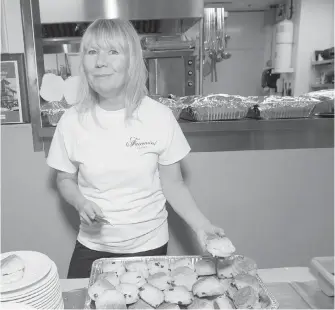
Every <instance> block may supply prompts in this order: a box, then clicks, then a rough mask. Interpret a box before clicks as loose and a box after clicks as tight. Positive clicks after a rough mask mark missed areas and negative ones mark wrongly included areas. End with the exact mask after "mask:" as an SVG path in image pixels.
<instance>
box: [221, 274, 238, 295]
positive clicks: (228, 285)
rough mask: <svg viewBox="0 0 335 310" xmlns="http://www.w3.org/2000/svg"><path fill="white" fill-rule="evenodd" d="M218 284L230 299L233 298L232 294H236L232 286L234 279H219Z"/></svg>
mask: <svg viewBox="0 0 335 310" xmlns="http://www.w3.org/2000/svg"><path fill="white" fill-rule="evenodd" d="M219 281H220V284H221V285H222V287H223V289H224V290H225V292H226V294H228V295H229V296H230V297H233V296H234V294H235V293H236V292H237V288H236V286H235V285H234V279H233V278H232V279H219Z"/></svg>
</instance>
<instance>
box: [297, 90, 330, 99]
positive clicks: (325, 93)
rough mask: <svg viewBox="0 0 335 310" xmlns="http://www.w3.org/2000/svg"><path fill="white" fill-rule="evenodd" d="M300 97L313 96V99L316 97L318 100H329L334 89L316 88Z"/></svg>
mask: <svg viewBox="0 0 335 310" xmlns="http://www.w3.org/2000/svg"><path fill="white" fill-rule="evenodd" d="M301 97H304V98H313V99H317V100H320V101H330V100H334V97H335V92H334V89H322V90H317V91H313V92H310V93H307V94H304V95H302V96H301Z"/></svg>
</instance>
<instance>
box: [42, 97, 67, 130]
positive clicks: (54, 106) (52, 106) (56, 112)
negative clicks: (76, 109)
mask: <svg viewBox="0 0 335 310" xmlns="http://www.w3.org/2000/svg"><path fill="white" fill-rule="evenodd" d="M69 107H70V106H69V105H68V104H67V102H66V100H65V99H64V98H63V100H61V101H52V102H44V103H42V104H41V113H42V115H44V116H46V117H47V119H48V122H49V123H50V125H52V126H56V125H57V123H58V122H59V120H60V118H61V117H62V115H63V114H64V112H65V111H66V110H67V109H68V108H69Z"/></svg>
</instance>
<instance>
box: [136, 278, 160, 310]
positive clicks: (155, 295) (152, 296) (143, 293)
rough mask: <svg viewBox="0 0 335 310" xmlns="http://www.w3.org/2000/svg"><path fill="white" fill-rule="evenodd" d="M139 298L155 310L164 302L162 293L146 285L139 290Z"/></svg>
mask: <svg viewBox="0 0 335 310" xmlns="http://www.w3.org/2000/svg"><path fill="white" fill-rule="evenodd" d="M140 297H141V298H142V299H143V300H144V301H145V302H146V303H148V304H149V305H150V306H152V307H154V308H157V307H158V306H159V305H160V304H162V303H163V302H164V293H163V292H162V291H161V290H159V289H158V288H157V287H154V286H152V285H151V284H148V283H146V284H144V285H143V286H142V287H141V288H140Z"/></svg>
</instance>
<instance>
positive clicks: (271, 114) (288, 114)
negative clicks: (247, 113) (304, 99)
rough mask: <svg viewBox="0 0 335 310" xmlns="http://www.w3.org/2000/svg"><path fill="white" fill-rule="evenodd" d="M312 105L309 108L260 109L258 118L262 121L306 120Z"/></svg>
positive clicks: (310, 112)
mask: <svg viewBox="0 0 335 310" xmlns="http://www.w3.org/2000/svg"><path fill="white" fill-rule="evenodd" d="M313 109H314V105H313V106H311V107H301V108H299V107H297V108H295V107H278V108H264V109H262V108H260V109H259V110H260V117H261V118H264V119H283V118H308V117H310V116H311V114H312V111H313Z"/></svg>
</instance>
